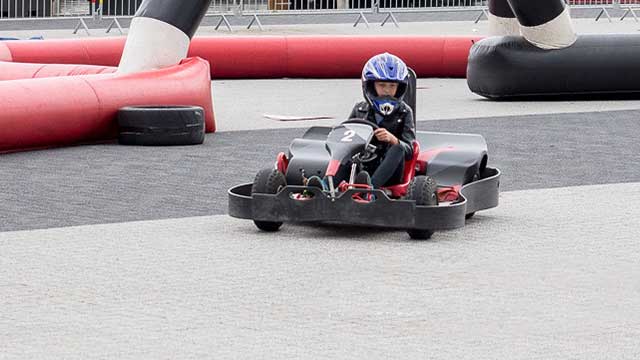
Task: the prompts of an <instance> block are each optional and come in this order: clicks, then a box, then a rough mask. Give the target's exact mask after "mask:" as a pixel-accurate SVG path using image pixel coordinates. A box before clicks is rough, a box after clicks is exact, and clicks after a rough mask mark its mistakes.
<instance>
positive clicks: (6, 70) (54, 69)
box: [0, 61, 116, 81]
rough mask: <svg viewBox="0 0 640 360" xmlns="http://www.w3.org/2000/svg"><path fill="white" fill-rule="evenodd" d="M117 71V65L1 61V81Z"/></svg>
mask: <svg viewBox="0 0 640 360" xmlns="http://www.w3.org/2000/svg"><path fill="white" fill-rule="evenodd" d="M115 71H116V68H115V67H108V66H94V65H58V64H24V63H12V62H3V61H0V81H8V80H20V79H39V78H47V77H59V76H76V75H96V74H110V73H113V72H115Z"/></svg>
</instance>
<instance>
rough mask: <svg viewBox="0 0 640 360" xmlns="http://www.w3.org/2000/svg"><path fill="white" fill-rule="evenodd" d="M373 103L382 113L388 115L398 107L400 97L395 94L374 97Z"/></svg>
mask: <svg viewBox="0 0 640 360" xmlns="http://www.w3.org/2000/svg"><path fill="white" fill-rule="evenodd" d="M373 105H374V106H375V107H376V110H377V111H378V112H379V113H380V114H382V115H384V116H388V115H391V114H393V112H394V111H395V110H396V109H397V108H398V99H396V98H395V97H393V96H380V97H376V98H373Z"/></svg>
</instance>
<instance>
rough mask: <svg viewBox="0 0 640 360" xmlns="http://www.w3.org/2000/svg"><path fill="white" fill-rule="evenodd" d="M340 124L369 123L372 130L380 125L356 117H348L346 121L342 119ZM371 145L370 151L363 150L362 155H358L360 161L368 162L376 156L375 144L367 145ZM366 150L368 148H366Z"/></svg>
mask: <svg viewBox="0 0 640 360" xmlns="http://www.w3.org/2000/svg"><path fill="white" fill-rule="evenodd" d="M342 124H362V125H369V126H371V128H373V130H378V129H379V128H380V127H379V126H378V124H375V123H372V122H371V121H367V120H365V119H358V118H353V119H349V120H347V121H344V122H343V123H342ZM369 146H372V147H373V150H371V151H365V152H364V154H363V155H362V156H359V157H358V160H359V161H360V162H361V163H368V162H370V161H373V160H375V159H377V158H378V154H376V149H377V148H376V146H374V145H369ZM367 150H368V149H367Z"/></svg>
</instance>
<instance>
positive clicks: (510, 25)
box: [489, 0, 520, 36]
mask: <svg viewBox="0 0 640 360" xmlns="http://www.w3.org/2000/svg"><path fill="white" fill-rule="evenodd" d="M489 35H490V36H508V35H520V23H518V19H516V15H515V14H514V13H513V11H512V10H511V6H510V5H509V2H508V1H507V0H489Z"/></svg>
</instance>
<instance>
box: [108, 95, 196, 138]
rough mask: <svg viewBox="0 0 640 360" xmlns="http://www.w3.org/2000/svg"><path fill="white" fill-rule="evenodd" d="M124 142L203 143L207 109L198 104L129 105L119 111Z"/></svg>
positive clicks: (120, 128) (120, 129) (119, 135)
mask: <svg viewBox="0 0 640 360" xmlns="http://www.w3.org/2000/svg"><path fill="white" fill-rule="evenodd" d="M118 127H119V130H118V142H119V143H120V144H122V145H142V146H172V145H199V144H202V143H203V142H204V133H205V121H204V110H203V109H202V108H201V107H199V106H181V105H171V106H127V107H123V108H121V109H120V110H118Z"/></svg>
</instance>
